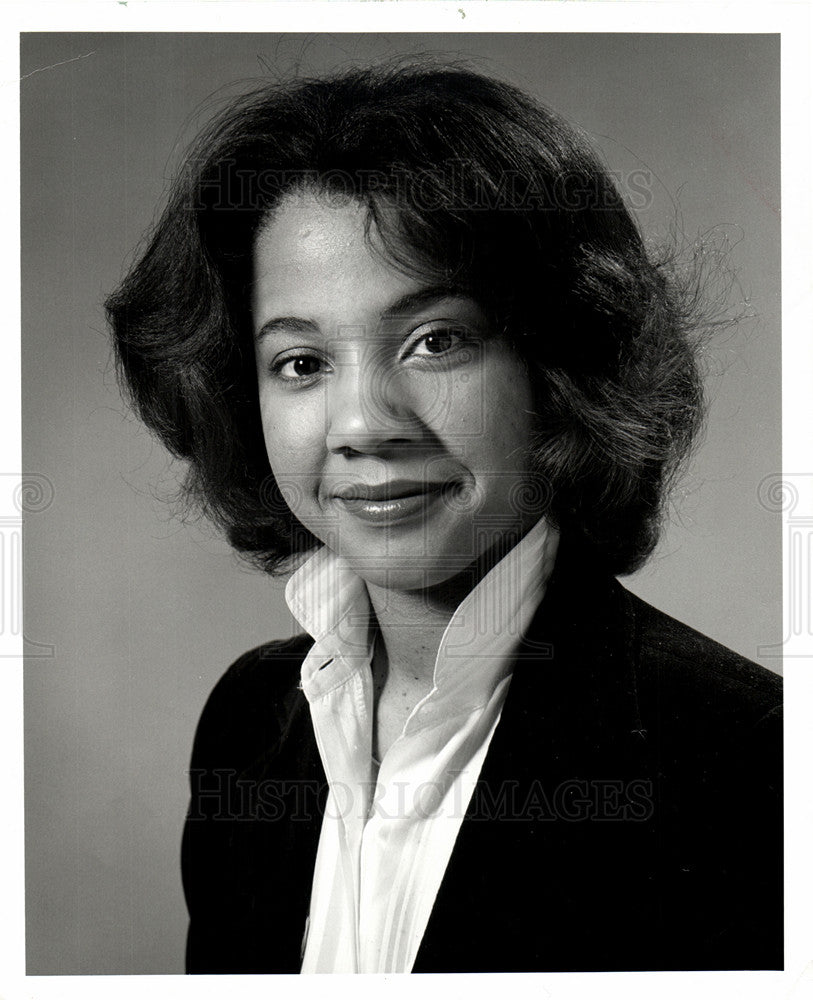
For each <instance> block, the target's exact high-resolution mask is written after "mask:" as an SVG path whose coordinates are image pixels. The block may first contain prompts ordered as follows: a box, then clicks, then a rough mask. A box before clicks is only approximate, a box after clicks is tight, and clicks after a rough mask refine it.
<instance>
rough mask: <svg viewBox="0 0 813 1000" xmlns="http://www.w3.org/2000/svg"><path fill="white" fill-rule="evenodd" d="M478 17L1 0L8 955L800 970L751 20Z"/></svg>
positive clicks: (766, 109) (159, 970) (768, 289)
mask: <svg viewBox="0 0 813 1000" xmlns="http://www.w3.org/2000/svg"><path fill="white" fill-rule="evenodd" d="M336 6H340V5H336ZM459 27H460V31H455V32H452V33H450V32H448V31H447V32H442V31H437V32H435V33H423V34H415V33H392V32H374V31H368V32H361V31H359V32H355V33H352V32H350V33H341V32H337V33H333V32H328V31H323V32H321V33H315V34H302V33H285V32H278V33H276V34H270V33H257V32H253V33H252V32H249V31H245V32H240V33H228V34H227V33H197V34H195V33H185V32H178V31H167V32H158V31H153V32H132V33H129V32H123V33H117V32H114V31H106V32H86V33H81V32H71V33H69V32H49V33H23V34H22V35H21V84H20V90H21V197H22V202H21V204H22V214H21V226H22V319H23V321H22V373H23V378H22V385H23V473H24V480H23V482H24V484H25V482H26V480H25V476H28V477H29V479H28V483H29V489H36V490H38V491H40V493H41V496H44V497H45V500H44V501H43V502H40V503H39V504H38V505H37V504H36V503H33V504H32V505H31V509H30V510H26V507H25V503H23V516H24V517H25V531H26V536H25V561H24V571H25V618H24V638H25V652H26V654H27V665H26V676H25V681H26V688H25V699H26V701H25V727H26V773H25V778H26V830H25V835H26V954H27V972H28V975H30V976H40V975H45V976H64V975H75V974H83V975H92V976H96V975H134V974H149V975H175V974H182V973H184V972H185V973H188V974H194V975H200V974H294V975H296V974H300V973H302V974H309V973H383V974H410V973H421V972H436V973H563V972H566V973H583V972H590V973H602V972H676V971H692V972H709V971H739V970H782V969H783V968H784V967H785V951H784V944H783V933H784V923H783V727H782V705H783V697H782V680H781V666H782V651H783V641H784V640H785V639H786V637H787V628H786V623H785V621H784V620H783V609H782V579H783V577H782V552H783V547H784V545H785V535H784V534H783V531H784V529H783V521H782V502H781V497H780V496H779V494H780V493H781V473H782V454H781V443H782V442H781V430H782V428H781V394H780V389H781V368H780V311H779V305H780V270H779V268H780V157H779V152H780V146H779V142H780V129H779V125H780V114H779V112H780V103H779V101H780V88H779V83H780V41H779V35H778V34H770V33H764V34H762V33H760V34H758V33H752V34H733V33H730V34H695V35H690V34H665V33H651V34H633V33H620V34H600V33H590V34H576V33H573V34H567V33H543V32H539V31H522V32H511V33H496V32H481V33H477V32H474V31H472V32H468V31H467V30H466V29H467V28H468V27H469V26H468V25H466V24H465V23H464V22H463V21H462V20H461V24H460V26H459ZM688 27H690V26H689V25H687V28H688ZM777 491H779V492H777ZM24 495H25V491H24Z"/></svg>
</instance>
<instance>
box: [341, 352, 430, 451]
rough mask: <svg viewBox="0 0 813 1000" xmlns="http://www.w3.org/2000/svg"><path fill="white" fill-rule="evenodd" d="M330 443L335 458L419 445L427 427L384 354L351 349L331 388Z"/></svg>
mask: <svg viewBox="0 0 813 1000" xmlns="http://www.w3.org/2000/svg"><path fill="white" fill-rule="evenodd" d="M326 416H327V427H326V442H327V448H328V451H330V452H332V453H333V454H344V455H346V456H349V455H352V454H355V453H357V454H367V455H369V454H377V455H380V454H382V453H386V452H387V451H389V450H397V449H398V448H404V447H408V446H409V445H414V444H417V443H418V442H420V441H421V440H422V438H423V436H424V428H423V425H422V423H421V420H420V418H419V416H418V414H417V413H416V412H415V407H414V404H413V402H412V401H411V400H410V398H409V394H408V393H407V392H406V389H405V386H404V379H403V375H402V374H401V373H400V372H399V371H398V369H397V365H396V364H394V363H393V361H392V360H391V359H390V358H389V357H388V356H387V354H386V353H385V352H384V351H367V350H364V351H360V350H347V351H345V352H343V356H342V357H341V358H337V359H336V364H335V369H334V373H333V376H332V377H331V379H330V383H329V385H328V389H327V414H326Z"/></svg>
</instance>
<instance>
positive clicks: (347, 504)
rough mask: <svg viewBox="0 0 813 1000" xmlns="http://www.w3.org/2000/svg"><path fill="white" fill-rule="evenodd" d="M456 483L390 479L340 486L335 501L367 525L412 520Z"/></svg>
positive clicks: (425, 510) (436, 501)
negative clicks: (383, 481)
mask: <svg viewBox="0 0 813 1000" xmlns="http://www.w3.org/2000/svg"><path fill="white" fill-rule="evenodd" d="M454 488H455V484H452V483H447V482H443V483H441V482H438V483H419V482H405V481H393V482H390V483H380V484H377V485H371V484H368V483H357V484H354V485H352V486H346V487H341V488H340V489H338V490H336V492H335V494H334V498H335V500H336V501H337V502H338V503H339V504H340V505H341V506H342V507H343V508H344V509H345V510H346V511H347V512H348V513H350V514H353V515H355V516H356V517H358V518H360V519H361V520H363V521H367V522H368V523H370V524H393V523H394V522H398V521H403V520H412V519H414V518H416V517H419V516H421V515H423V514H425V513H426V512H428V511H429V509H430V508H431V507H433V506H434V505H435V504H437V503H438V501H439V500H440V499H441V497H442V496H443V495H444V494H445V493H446V492H447V491H448V490H451V489H454Z"/></svg>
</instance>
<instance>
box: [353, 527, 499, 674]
mask: <svg viewBox="0 0 813 1000" xmlns="http://www.w3.org/2000/svg"><path fill="white" fill-rule="evenodd" d="M517 541H518V538H517V537H516V536H514V537H508V538H503V539H501V540H500V541H499V542H498V543H497V544H495V545H493V546H491V547H490V548H489V549H488V550H487V551H486V552H484V553H483V554H482V555H481V556H480V558H479V559H477V560H476V561H475V562H474V563H473V564H472V565H471V566H470V567H468V569H466V570H464V571H463V572H462V573H458V574H457V575H456V576H454V577H452V578H451V579H449V580H445V581H443V582H442V583H439V584H436V585H434V586H432V587H426V588H423V589H421V590H394V589H390V588H387V587H380V586H376V585H374V584H370V583H368V584H367V592H368V593H369V595H370V603H371V605H372V608H373V612H374V615H375V622H374V623H373V627H375V626H376V625H377V628H378V638H379V642H378V643H377V644H376V653H377V655H376V662H375V663H374V673H376V674H378V675H379V676H380V677H381V678H382V679H383V678H384V677H386V678H387V680H388V681H390V680H396V679H398V680H400V681H403V682H405V683H408V684H410V685H412V686H415V685H418V686H420V687H423V688H425V689H426V690H429V688H430V687H431V685H432V679H433V676H434V669H435V661H436V660H437V654H438V649H439V648H440V641H441V639H442V638H443V633H444V632H445V630H446V627H447V625H448V624H449V622H450V621H451V620H452V616H453V615H454V613H455V611H456V610H457V608H458V607H459V605H460V603H461V602H462V601H463V600H464V598H465V597H466V596H467V595H468V594H469V593H471V591H472V590H473V589H474V588H475V587H476V586H477V584H478V583H479V582H480V580H482V579H483V577H484V576H485V575H486V573H488V572H489V570H490V569H492V567H493V566H495V565H496V564H497V563H498V562H499V561H500V559H502V558H503V556H505V555H506V553H507V552H508V551H509V550H510V549H511V548H512V547H513V546H514V545H515V544H516V543H517Z"/></svg>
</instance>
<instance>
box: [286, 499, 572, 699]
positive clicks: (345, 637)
mask: <svg viewBox="0 0 813 1000" xmlns="http://www.w3.org/2000/svg"><path fill="white" fill-rule="evenodd" d="M558 541H559V535H558V532H557V531H556V529H555V528H553V527H552V526H551V525H550V524H549V523H548V522H547V521H546V520H545V519H544V518H541V519H540V520H539V521H537V523H536V524H535V525H534V526H533V527H532V528H531V529H530V531H528V532H527V533H526V534H525V535H524V536H523V537H522V538H521V539H520V541H519V542H518V543H517V544H516V545H515V546H514V547H513V548H512V549H511V550H510V551H509V552H508V553H506V555H505V556H504V557H503V558H502V559H501V560H500V561H499V562H498V563H497V564H496V565H495V566H493V567H492V568H491V570H490V571H489V572H488V573H487V574H486V575H485V576H484V577H483V579H482V580H481V581H480V582H479V583H478V584H477V586H476V587H475V588H474V589H473V590H472V591H471V592H470V593H469V594H468V595H467V596H466V597H465V598H464V599H463V601H462V602H461V604H460V605H459V606H458V608H457V610H456V611H455V614H454V615H453V617H452V619H451V621H450V622H449V625H448V626H447V628H446V631H445V632H444V634H443V638H442V640H441V645H440V651H439V655H438V661H437V666H436V676H435V683H436V685H437V684H438V683H439V682H440V681H441V679H442V677H441V674H442V673H446V674H448V673H449V672H450V671H451V670H453V665H454V663H455V661H456V660H460V659H461V658H465V659H470V657H471V655H472V654H475V655H487V654H488V653H489V652H490V651H492V647H499V651H504V650H505V649H506V646H507V645H516V644H518V643H519V640H520V638H521V636H522V634H523V633H524V631H525V630H526V629H527V627H528V625H529V624H530V620H531V618H532V616H533V614H534V612H535V611H536V609H537V607H538V605H539V603H540V601H541V600H542V597H543V596H544V593H545V588H546V585H547V581H548V579H549V577H550V574H551V572H552V570H553V563H554V559H555V556H556V549H557V546H558ZM285 600H286V601H287V604H288V607H289V609H290V611H291V614H292V615H293V616H294V618H295V619H296V620H297V621H298V622H299V624H300V625H301V626H302V628H304V629H305V630H306V631H307V632H308V633H309V634H310V635H311V636H312V637H313V638H314V640H315V641H316V643H317V644H318V645H320V646H322V645H324V644H325V641H326V640H327V639H328V637H331V638H332V639H333V640H334V642H337V643H338V644H339V645H340V647H342V648H344V649H348V648H349V649H351V650H354V651H355V652H356V653H357V654H359V653H363V652H366V651H367V647H368V638H369V622H370V614H371V607H370V600H369V597H368V595H367V588H366V586H365V584H364V581H363V580H362V578H361V577H360V576H359V575H358V574H357V573H356V572H355V571H354V570H353V569H352V568H351V567H350V565H349V564H348V563H347V561H346V560H345V559H344V558H343V557H341V556H338V555H336V554H335V553H333V552H332V551H331V550H330V549H328V548H326V547H325V546H322V547H321V548H319V549H318V550H317V551H316V552H315V553H314V554H313V555H312V556H311V557H310V558H309V559H308V560H307V562H305V563H304V564H303V565H302V566H301V567H300V568H299V569H298V570H297V571H296V572H295V573H294V575H293V576H292V577H291V578H290V580H289V581H288V583H287V585H286V587H285ZM474 646H476V653H475V649H474V648H473V647H474ZM493 652H495V653H496V652H498V649H497V648H494V649H493ZM441 654H444V655H441Z"/></svg>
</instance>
